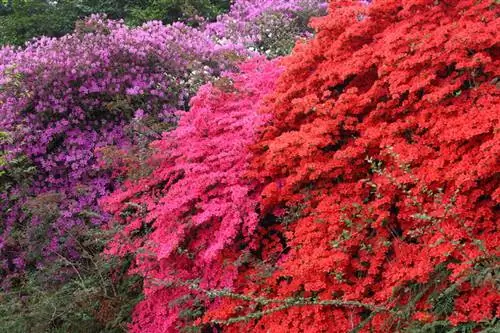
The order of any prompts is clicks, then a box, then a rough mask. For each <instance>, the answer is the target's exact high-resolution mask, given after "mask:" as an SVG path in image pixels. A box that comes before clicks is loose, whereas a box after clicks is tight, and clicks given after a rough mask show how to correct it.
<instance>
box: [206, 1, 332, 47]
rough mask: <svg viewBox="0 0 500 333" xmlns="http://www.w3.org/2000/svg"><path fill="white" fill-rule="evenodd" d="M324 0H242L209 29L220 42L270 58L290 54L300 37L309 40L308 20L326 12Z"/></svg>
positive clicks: (208, 26) (207, 28)
mask: <svg viewBox="0 0 500 333" xmlns="http://www.w3.org/2000/svg"><path fill="white" fill-rule="evenodd" d="M326 7H327V4H326V1H323V0H291V1H282V0H261V1H255V0H240V1H235V2H234V4H233V5H232V6H231V11H230V12H229V13H227V14H225V15H222V16H221V17H219V19H218V20H217V22H215V23H210V24H208V25H207V26H206V28H205V29H206V30H207V31H209V32H210V34H211V35H213V36H216V38H217V39H218V40H220V41H221V42H232V43H236V44H242V45H246V46H247V47H249V48H251V49H254V50H258V51H259V52H262V53H264V54H266V55H268V56H276V55H285V54H288V53H289V51H290V50H291V48H292V47H293V45H294V44H295V41H296V39H297V38H298V37H309V36H310V35H311V33H310V31H308V29H307V25H308V21H309V18H311V17H314V16H322V15H324V14H325V13H326Z"/></svg>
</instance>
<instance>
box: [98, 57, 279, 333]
mask: <svg viewBox="0 0 500 333" xmlns="http://www.w3.org/2000/svg"><path fill="white" fill-rule="evenodd" d="M240 69H241V73H239V74H238V75H234V74H231V75H228V76H226V77H224V78H222V79H220V80H219V81H217V82H216V83H215V84H214V85H211V84H210V85H206V86H204V87H202V88H201V89H200V91H199V92H198V94H197V96H196V97H195V98H193V99H192V101H191V111H190V112H189V113H186V114H184V115H183V116H182V118H181V120H180V122H179V124H178V127H177V128H176V129H175V130H174V131H172V132H169V133H166V134H164V137H163V139H162V140H159V141H156V142H154V143H153V144H152V146H153V148H154V149H155V153H154V156H153V157H152V161H151V163H152V168H153V169H154V170H153V171H152V173H151V174H150V175H149V176H148V177H145V178H142V179H140V180H138V181H129V182H128V183H126V184H125V185H124V188H123V189H122V190H121V191H118V192H115V193H114V194H113V195H111V196H110V197H108V198H106V199H105V200H104V201H103V202H102V206H103V207H104V208H105V209H106V210H108V211H110V212H112V213H114V214H115V216H116V219H117V220H118V221H120V222H121V223H123V224H125V227H124V229H123V232H121V233H119V234H118V235H117V236H116V239H115V241H114V242H112V243H111V244H110V247H109V249H108V253H109V254H114V255H120V256H121V255H127V254H131V253H132V254H134V255H135V258H136V259H135V268H134V269H133V272H136V273H138V274H140V275H143V276H144V277H145V286H144V293H145V300H144V301H142V302H141V303H140V304H139V305H138V306H137V307H136V309H135V313H134V320H133V325H132V331H133V332H172V331H177V327H178V326H179V325H182V324H183V323H184V322H186V323H188V322H190V321H191V320H193V319H195V318H196V317H198V316H200V315H201V314H202V313H203V312H202V311H201V309H203V308H205V307H209V306H210V304H209V303H207V302H206V297H204V296H206V295H205V294H204V293H200V292H199V291H196V290H194V289H197V290H199V289H200V288H201V289H206V290H208V289H214V288H215V289H220V288H231V287H232V286H233V280H234V278H235V277H236V276H237V270H238V264H237V263H235V261H236V260H237V259H238V256H239V250H240V246H244V244H246V243H248V241H249V240H250V239H251V237H252V236H253V234H254V232H255V229H256V227H257V224H258V215H257V211H256V208H257V201H258V195H259V193H260V192H259V191H257V183H256V182H255V181H249V180H248V179H246V178H245V177H244V172H245V170H246V168H247V165H248V162H249V159H250V156H251V155H250V152H249V150H248V146H249V145H250V144H251V143H253V142H255V141H254V138H255V135H256V129H257V128H258V127H259V126H261V125H263V123H264V121H265V119H266V117H265V116H264V115H261V114H258V113H257V110H258V109H259V107H260V106H261V100H262V97H263V96H264V95H265V94H267V93H269V92H270V91H272V89H273V88H274V82H275V81H276V78H277V76H278V75H279V73H280V72H281V70H280V69H279V67H278V65H277V63H276V62H270V61H266V60H265V59H261V58H258V59H254V60H250V61H249V62H246V63H244V64H243V65H241V68H240ZM193 286H196V288H193ZM204 298H205V299H204ZM208 301H209V300H208Z"/></svg>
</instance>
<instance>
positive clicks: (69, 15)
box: [0, 0, 230, 45]
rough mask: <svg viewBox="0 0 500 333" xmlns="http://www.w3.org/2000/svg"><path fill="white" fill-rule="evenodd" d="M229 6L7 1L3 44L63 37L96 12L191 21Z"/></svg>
mask: <svg viewBox="0 0 500 333" xmlns="http://www.w3.org/2000/svg"><path fill="white" fill-rule="evenodd" d="M2 1H3V0H2ZM2 1H0V3H2ZM229 6H230V1H229V0H131V1H127V0H59V1H44V0H13V1H12V4H11V5H8V4H7V2H6V1H4V2H3V5H2V7H0V45H5V44H11V45H22V44H24V43H25V42H26V41H28V40H30V39H32V38H34V37H38V36H50V37H60V36H62V35H64V34H67V33H69V32H71V31H72V30H73V28H74V25H75V21H77V20H78V19H81V18H83V17H86V16H88V15H90V14H94V13H103V14H106V15H107V16H108V17H109V18H112V19H124V20H125V22H126V23H127V24H130V25H140V24H142V23H144V22H146V21H149V20H161V21H163V22H164V23H171V22H173V21H176V20H184V21H189V19H190V18H192V17H194V16H201V17H205V18H208V19H214V18H215V17H216V16H217V15H218V14H220V13H222V12H223V11H226V10H228V9H229ZM193 23H195V24H196V22H193Z"/></svg>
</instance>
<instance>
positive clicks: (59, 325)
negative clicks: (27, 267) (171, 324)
mask: <svg viewBox="0 0 500 333" xmlns="http://www.w3.org/2000/svg"><path fill="white" fill-rule="evenodd" d="M108 236H109V234H108V233H104V232H103V231H99V230H94V231H90V232H89V233H88V234H87V235H86V237H84V238H82V239H80V240H79V245H80V247H81V249H82V251H83V260H78V261H76V260H74V261H73V260H71V259H69V257H67V256H64V255H62V254H59V258H58V260H55V261H54V262H53V263H51V264H50V266H46V267H43V268H39V269H38V270H36V271H33V272H30V273H27V274H26V276H23V277H21V278H19V279H18V281H17V283H16V284H15V285H14V286H13V288H12V289H11V290H9V291H8V292H3V293H0V332H12V333H28V332H29V333H62V332H72V333H88V332H102V333H118V332H126V331H127V329H126V327H127V322H128V320H129V317H130V313H131V311H132V309H133V307H134V306H135V304H136V303H137V302H138V301H139V300H140V298H141V293H140V291H141V283H142V281H141V279H140V278H139V277H137V276H128V275H126V271H127V269H128V267H129V265H130V262H131V261H130V260H129V259H123V260H117V259H113V260H111V261H110V259H109V258H104V257H103V256H102V255H101V254H99V253H101V251H102V248H103V246H104V243H105V240H106V239H108ZM54 276H57V277H58V278H59V280H60V283H59V284H57V285H56V284H54V279H53V277H54Z"/></svg>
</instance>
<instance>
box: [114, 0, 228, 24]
mask: <svg viewBox="0 0 500 333" xmlns="http://www.w3.org/2000/svg"><path fill="white" fill-rule="evenodd" d="M229 6H230V1H228V0H150V1H147V4H146V5H135V6H130V7H129V12H128V13H127V15H126V16H124V17H125V20H126V21H127V22H128V23H130V24H133V25H138V24H141V23H143V22H146V21H150V20H161V21H163V22H164V23H170V22H174V21H177V20H182V21H186V22H187V23H192V24H195V25H196V24H197V19H196V17H203V18H206V19H208V20H214V19H215V18H216V17H217V15H219V14H221V13H223V12H224V11H227V10H229Z"/></svg>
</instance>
